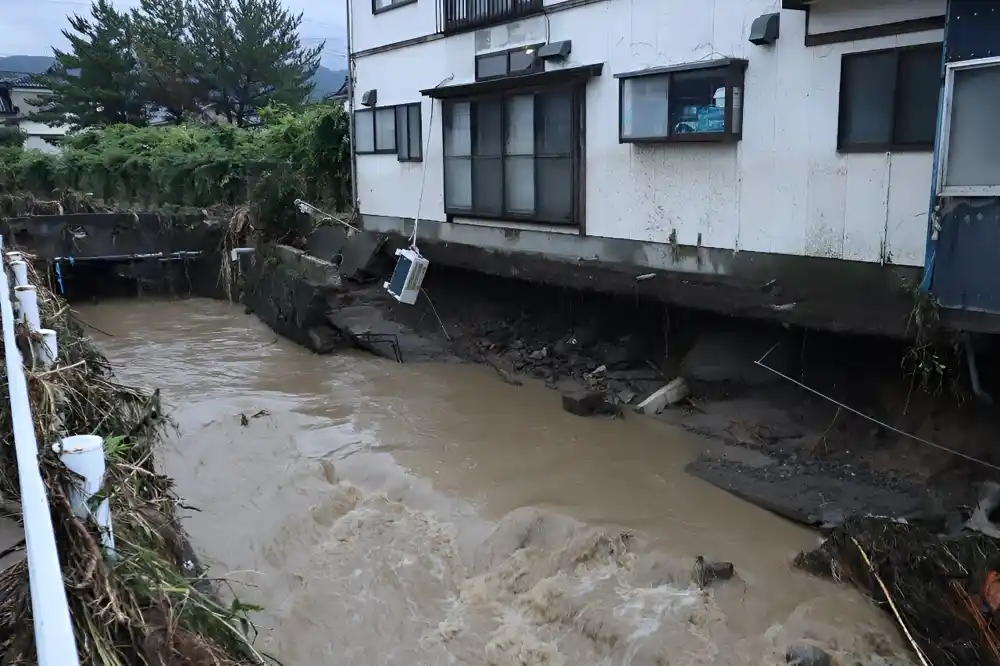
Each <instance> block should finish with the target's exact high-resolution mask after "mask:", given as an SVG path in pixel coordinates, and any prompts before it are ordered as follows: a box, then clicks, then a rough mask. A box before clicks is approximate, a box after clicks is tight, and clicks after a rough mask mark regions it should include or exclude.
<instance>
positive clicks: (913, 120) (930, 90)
mask: <svg viewBox="0 0 1000 666" xmlns="http://www.w3.org/2000/svg"><path fill="white" fill-rule="evenodd" d="M896 86H897V88H896V113H895V133H896V136H895V143H898V144H901V145H907V144H921V143H923V144H926V143H928V142H930V143H933V141H934V135H935V134H936V133H937V117H938V98H939V96H940V93H941V52H940V51H939V50H937V49H914V50H912V51H903V52H902V53H900V54H899V80H898V81H897V83H896Z"/></svg>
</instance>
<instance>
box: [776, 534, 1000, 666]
mask: <svg viewBox="0 0 1000 666" xmlns="http://www.w3.org/2000/svg"><path fill="white" fill-rule="evenodd" d="M794 564H795V566H797V567H799V568H801V569H803V570H806V571H809V572H811V573H813V574H816V575H821V576H825V577H832V578H833V579H835V580H838V581H843V582H847V583H850V584H851V585H854V586H855V587H857V588H859V589H861V590H862V591H863V592H866V593H867V594H868V595H869V596H871V598H872V599H873V600H874V601H875V602H876V603H877V604H878V605H879V606H880V607H882V608H883V609H885V610H886V611H887V612H888V613H890V614H891V615H892V617H893V619H894V620H895V621H896V623H897V624H898V625H899V627H900V629H901V631H902V633H903V635H904V637H905V638H906V639H907V641H908V642H909V643H910V645H911V646H912V648H913V650H914V652H915V653H916V656H917V657H918V659H919V662H920V663H921V664H923V666H931V665H932V664H933V665H934V666H946V665H948V664H954V665H955V666H959V665H961V666H976V665H980V664H981V665H983V666H1000V613H998V610H1000V540H997V539H993V538H991V537H989V536H986V535H983V534H969V533H964V534H959V535H954V536H948V537H944V536H939V535H936V534H934V533H932V532H930V531H927V530H926V529H923V528H921V527H918V526H914V525H909V524H906V523H905V522H901V521H894V520H892V519H887V518H875V517H855V518H849V519H847V520H846V521H845V522H844V523H843V524H842V525H840V526H838V527H836V528H835V529H834V530H833V531H832V532H831V534H830V535H829V536H828V537H827V539H826V541H825V542H824V543H823V544H822V545H821V546H820V547H819V548H817V549H815V550H813V551H810V552H805V553H801V554H799V556H798V557H796V559H795V562H794Z"/></svg>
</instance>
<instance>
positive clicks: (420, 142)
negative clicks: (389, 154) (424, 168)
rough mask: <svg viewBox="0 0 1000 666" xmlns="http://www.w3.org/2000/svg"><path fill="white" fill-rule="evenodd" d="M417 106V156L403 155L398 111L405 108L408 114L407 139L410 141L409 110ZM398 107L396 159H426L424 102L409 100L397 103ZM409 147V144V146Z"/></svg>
mask: <svg viewBox="0 0 1000 666" xmlns="http://www.w3.org/2000/svg"><path fill="white" fill-rule="evenodd" d="M414 107H416V109H417V152H418V155H417V156H416V157H414V156H412V155H410V156H409V157H403V156H402V155H401V153H400V148H401V143H400V141H399V116H398V112H399V110H400V109H404V111H405V114H406V121H407V122H406V132H407V137H406V138H407V141H409V138H410V137H409V131H410V123H409V120H410V118H409V112H410V109H412V108H414ZM394 108H395V109H396V111H395V112H396V113H397V115H396V121H395V122H396V159H397V160H398V161H400V162H423V161H424V115H423V104H422V103H421V102H407V103H406V104H397V105H396V106H395V107H394ZM407 148H409V146H407Z"/></svg>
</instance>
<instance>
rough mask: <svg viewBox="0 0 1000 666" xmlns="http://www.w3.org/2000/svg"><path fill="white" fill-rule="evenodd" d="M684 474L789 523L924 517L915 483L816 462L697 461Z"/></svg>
mask: <svg viewBox="0 0 1000 666" xmlns="http://www.w3.org/2000/svg"><path fill="white" fill-rule="evenodd" d="M685 469H686V470H687V472H688V473H689V474H692V475H693V476H696V477H698V478H700V479H702V480H704V481H707V482H709V483H711V484H712V485H714V486H717V487H719V488H722V489H723V490H727V491H729V492H730V493H732V494H734V495H736V496H737V497H739V498H740V499H743V500H746V501H748V502H750V503H752V504H756V505H757V506H759V507H761V508H764V509H767V510H768V511H771V512H773V513H776V514H778V515H780V516H784V517H785V518H788V519H789V520H793V521H795V522H798V523H802V524H804V525H808V526H810V527H819V526H821V525H822V524H824V523H825V522H827V521H828V520H830V519H831V517H833V516H838V517H840V516H855V515H880V516H888V517H893V518H903V517H926V516H925V514H926V507H927V499H928V497H927V494H926V490H925V488H923V487H922V486H919V485H917V484H915V483H908V482H897V481H887V480H884V479H881V478H880V477H878V476H877V475H875V474H874V473H872V472H864V471H861V470H857V471H853V470H851V469H850V468H849V467H847V466H841V465H836V464H823V463H819V462H794V461H775V462H774V463H773V464H771V465H767V466H764V467H753V466H750V465H745V464H742V463H739V462H735V461H731V460H724V459H721V458H715V457H711V456H705V455H703V456H701V457H699V458H698V460H696V461H695V462H693V463H691V464H689V465H688V466H687V467H686V468H685Z"/></svg>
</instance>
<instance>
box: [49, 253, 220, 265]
mask: <svg viewBox="0 0 1000 666" xmlns="http://www.w3.org/2000/svg"><path fill="white" fill-rule="evenodd" d="M200 256H201V252H200V251H184V252H169V253H166V254H164V253H163V252H151V253H148V254H103V255H98V256H94V257H56V258H55V259H53V260H52V261H55V262H61V261H69V262H73V263H75V262H79V261H129V260H132V259H161V260H166V261H171V260H178V259H196V258H197V257H200Z"/></svg>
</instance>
